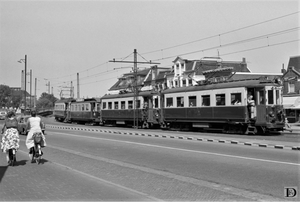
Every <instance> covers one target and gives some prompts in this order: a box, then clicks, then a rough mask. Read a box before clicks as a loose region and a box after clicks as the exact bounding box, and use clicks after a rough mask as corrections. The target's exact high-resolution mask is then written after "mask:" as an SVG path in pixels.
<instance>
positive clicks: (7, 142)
mask: <svg viewBox="0 0 300 202" xmlns="http://www.w3.org/2000/svg"><path fill="white" fill-rule="evenodd" d="M2 134H3V135H2V141H1V149H2V151H3V153H6V160H7V163H8V164H9V165H10V164H11V163H12V162H11V161H10V157H9V149H15V150H16V151H17V150H18V149H19V147H20V145H19V142H20V138H19V132H18V121H17V119H16V118H15V113H14V111H9V112H8V113H7V118H6V119H5V123H4V126H3V128H2Z"/></svg>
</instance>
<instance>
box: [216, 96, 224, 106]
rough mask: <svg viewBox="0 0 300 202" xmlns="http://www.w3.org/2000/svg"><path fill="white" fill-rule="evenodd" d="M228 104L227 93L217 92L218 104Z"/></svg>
mask: <svg viewBox="0 0 300 202" xmlns="http://www.w3.org/2000/svg"><path fill="white" fill-rule="evenodd" d="M225 105H226V94H225V93H221V94H216V106H225Z"/></svg>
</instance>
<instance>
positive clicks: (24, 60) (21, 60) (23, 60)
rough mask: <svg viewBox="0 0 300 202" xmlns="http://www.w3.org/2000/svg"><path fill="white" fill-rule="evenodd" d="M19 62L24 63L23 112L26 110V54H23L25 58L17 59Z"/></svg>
mask: <svg viewBox="0 0 300 202" xmlns="http://www.w3.org/2000/svg"><path fill="white" fill-rule="evenodd" d="M18 62H19V63H22V62H24V63H25V72H24V77H25V85H24V114H25V111H26V76H27V69H26V68H27V55H25V59H20V60H19V61H18Z"/></svg>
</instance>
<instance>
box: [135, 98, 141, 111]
mask: <svg viewBox="0 0 300 202" xmlns="http://www.w3.org/2000/svg"><path fill="white" fill-rule="evenodd" d="M136 108H137V109H139V108H141V101H140V100H137V101H136Z"/></svg>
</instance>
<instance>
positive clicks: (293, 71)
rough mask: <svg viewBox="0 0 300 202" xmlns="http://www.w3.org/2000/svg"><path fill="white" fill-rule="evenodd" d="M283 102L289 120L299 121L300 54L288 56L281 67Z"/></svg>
mask: <svg viewBox="0 0 300 202" xmlns="http://www.w3.org/2000/svg"><path fill="white" fill-rule="evenodd" d="M282 73H283V75H282V79H283V104H284V108H285V113H286V115H287V118H288V120H289V122H297V121H298V122H299V121H300V56H294V57H290V59H289V63H288V67H287V69H286V70H285V69H284V68H283V69H282Z"/></svg>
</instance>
